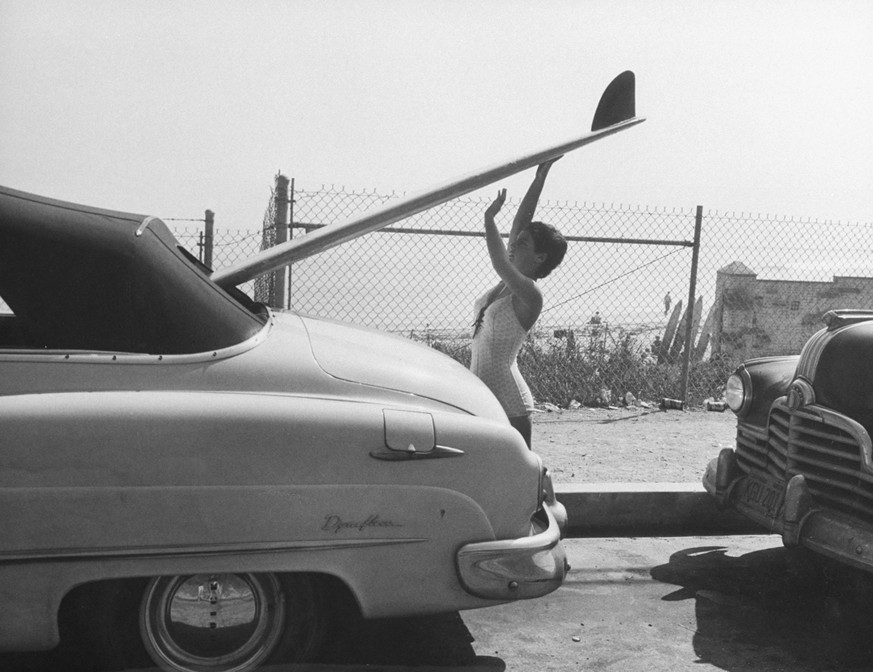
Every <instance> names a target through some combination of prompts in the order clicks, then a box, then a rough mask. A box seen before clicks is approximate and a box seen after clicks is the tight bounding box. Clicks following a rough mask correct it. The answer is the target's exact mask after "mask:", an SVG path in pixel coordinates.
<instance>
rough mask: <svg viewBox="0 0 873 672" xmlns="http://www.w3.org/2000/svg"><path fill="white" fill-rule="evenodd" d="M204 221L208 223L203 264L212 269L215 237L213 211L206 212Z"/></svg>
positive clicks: (204, 240) (204, 237)
mask: <svg viewBox="0 0 873 672" xmlns="http://www.w3.org/2000/svg"><path fill="white" fill-rule="evenodd" d="M204 221H205V222H206V226H205V227H204V228H205V232H204V235H203V264H204V266H206V268H212V241H213V239H214V237H215V213H214V212H212V210H207V211H206V216H205V219H204Z"/></svg>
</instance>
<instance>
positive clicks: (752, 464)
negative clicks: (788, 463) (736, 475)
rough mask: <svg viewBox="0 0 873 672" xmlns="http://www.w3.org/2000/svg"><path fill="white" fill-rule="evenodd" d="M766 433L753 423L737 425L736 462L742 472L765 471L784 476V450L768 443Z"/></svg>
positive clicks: (779, 476)
mask: <svg viewBox="0 0 873 672" xmlns="http://www.w3.org/2000/svg"><path fill="white" fill-rule="evenodd" d="M767 436H768V435H767V434H766V433H764V432H762V431H761V430H760V429H757V428H755V427H754V426H753V425H747V424H744V423H743V422H742V421H740V422H739V424H738V425H737V452H736V455H737V462H738V463H739V466H740V469H742V470H743V471H744V472H746V473H749V472H753V471H754V472H759V473H763V472H766V473H768V474H770V475H771V476H775V477H776V478H785V450H784V449H779V448H773V447H771V446H770V445H769V442H768V440H767Z"/></svg>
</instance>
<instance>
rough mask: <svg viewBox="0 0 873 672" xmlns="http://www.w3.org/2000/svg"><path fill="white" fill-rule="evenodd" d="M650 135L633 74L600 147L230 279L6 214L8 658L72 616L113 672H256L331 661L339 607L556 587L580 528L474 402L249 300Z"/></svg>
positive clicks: (172, 255)
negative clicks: (526, 179)
mask: <svg viewBox="0 0 873 672" xmlns="http://www.w3.org/2000/svg"><path fill="white" fill-rule="evenodd" d="M643 120H644V119H643V118H640V117H636V116H635V97H634V75H633V73H632V72H630V71H626V72H624V73H621V74H620V75H618V76H617V77H616V78H615V79H614V80H613V81H612V82H611V83H610V84H609V85H608V86H607V88H606V89H605V90H604V92H603V95H602V96H601V99H600V103H599V105H598V107H597V110H596V111H595V114H594V119H593V122H592V124H591V132H590V133H585V134H584V135H582V136H581V137H574V138H571V139H570V140H568V141H566V142H562V143H559V144H557V145H554V146H550V147H547V148H545V149H540V150H536V151H534V152H530V153H528V154H526V155H522V156H520V157H514V158H512V159H510V160H508V161H504V162H501V163H499V164H496V165H494V166H491V167H489V168H486V169H483V170H479V171H476V172H474V173H471V174H469V175H466V176H462V177H460V178H456V179H454V180H451V181H449V182H447V183H444V184H440V185H438V186H436V187H434V188H431V189H428V190H425V191H423V192H421V193H418V194H414V195H412V196H409V197H404V198H402V199H399V200H398V201H396V202H393V201H392V202H390V203H388V204H387V205H385V206H382V207H379V208H375V209H373V210H368V211H366V212H365V213H363V214H361V215H359V216H355V217H352V218H351V219H350V220H348V221H346V222H343V223H340V224H335V225H331V226H327V227H324V228H322V229H319V230H317V231H315V232H312V233H308V234H306V235H305V236H301V237H299V238H296V239H294V240H293V241H286V242H285V243H282V244H280V245H277V246H275V247H273V248H269V249H267V250H264V251H262V252H261V253H259V254H257V255H254V256H253V257H252V258H250V259H247V260H243V261H241V262H239V263H237V264H235V265H233V266H230V267H228V268H221V269H217V270H216V271H213V270H212V269H209V268H206V267H205V266H204V265H203V264H201V263H200V262H199V261H198V260H197V259H196V258H195V257H193V256H192V255H191V254H190V253H188V252H187V251H185V250H184V249H183V248H182V247H181V246H180V245H179V243H178V242H177V240H176V239H175V238H174V237H173V235H172V233H171V232H170V230H169V229H168V228H167V226H166V225H165V224H164V223H163V222H162V221H161V220H160V219H157V218H154V217H147V216H143V215H135V214H129V213H124V212H116V211H110V210H101V209H97V208H91V207H86V206H82V205H76V204H72V203H66V202H61V201H57V200H52V199H49V198H43V197H40V196H35V195H33V194H28V193H24V192H21V191H16V190H13V189H7V188H0V605H2V608H0V652H4V651H24V650H41V649H50V648H51V647H54V646H55V645H57V644H58V642H59V637H60V627H59V613H63V614H67V615H70V616H71V618H72V620H73V621H74V623H79V624H81V628H77V629H75V630H74V633H75V634H74V636H75V637H93V638H95V641H96V644H95V646H94V647H93V652H96V653H99V654H106V657H107V659H111V661H112V662H113V664H115V663H117V662H118V656H121V657H124V656H125V655H126V654H128V653H131V652H133V653H135V652H140V653H143V654H144V653H147V654H148V655H149V656H150V657H151V659H152V660H153V661H154V662H155V663H156V664H157V665H158V666H160V667H162V668H164V669H167V670H177V671H179V670H188V671H194V670H197V671H198V672H204V671H208V670H234V671H236V672H242V671H243V670H251V669H254V668H256V667H258V666H259V665H261V664H262V663H264V662H266V661H270V660H274V659H287V660H297V661H300V660H307V659H311V658H313V657H314V656H315V655H317V651H318V648H319V645H320V644H321V643H322V642H323V640H324V633H325V630H326V624H327V623H328V621H329V618H330V616H331V615H332V614H333V613H334V606H335V605H336V604H337V603H344V604H349V603H351V604H354V605H356V606H357V608H358V610H359V612H360V613H361V614H362V615H363V616H364V617H381V616H399V615H407V614H427V613H438V612H448V611H457V610H461V609H472V608H476V607H485V606H488V605H494V604H499V603H502V602H507V601H511V600H518V599H525V598H533V597H537V596H541V595H545V594H547V593H549V592H550V591H553V590H555V589H556V588H557V587H558V586H560V585H561V582H562V581H563V579H564V576H565V574H566V571H567V565H566V559H565V555H564V550H563V547H562V545H561V537H562V534H563V530H564V529H565V527H566V524H567V520H566V513H565V510H564V507H563V506H562V505H561V504H560V503H559V502H557V501H556V499H555V495H554V490H553V488H552V483H551V479H550V477H549V473H548V471H546V469H545V468H544V467H543V464H542V462H541V460H540V458H539V457H538V456H537V455H536V454H535V453H533V452H531V451H530V450H528V448H527V446H526V444H525V442H524V440H523V439H522V437H521V436H520V434H519V433H518V432H517V431H516V430H515V429H513V428H512V426H511V425H510V424H509V421H508V419H507V417H506V414H505V413H504V411H503V409H502V407H501V406H500V404H499V403H498V401H497V400H496V399H495V397H494V396H493V395H492V393H491V392H490V391H489V390H488V388H487V387H486V386H485V385H484V384H483V383H482V382H481V381H480V380H479V379H478V378H476V377H475V376H474V375H473V374H472V373H470V372H469V371H467V369H465V368H464V367H463V366H461V365H460V364H458V363H456V362H455V361H453V360H452V359H450V358H448V357H446V356H445V355H442V354H440V353H438V352H437V351H435V350H432V349H430V348H427V347H425V346H421V345H417V344H415V343H412V342H411V341H408V340H405V339H403V338H401V337H398V336H392V335H389V334H385V333H380V332H377V331H373V330H368V329H364V328H360V327H356V326H353V325H349V324H343V323H340V322H335V321H330V320H325V319H319V318H317V317H309V316H304V315H299V314H296V313H294V312H281V311H280V312H274V311H272V310H270V309H268V308H267V307H265V306H264V305H261V304H259V303H255V302H253V301H252V300H251V299H250V298H249V297H248V296H246V295H245V294H244V293H242V292H241V291H240V290H239V289H238V286H239V285H240V284H241V283H244V282H247V281H249V280H251V279H253V278H255V277H257V276H258V275H260V274H262V273H265V272H271V271H274V270H276V269H279V268H283V267H284V266H285V265H288V264H290V263H293V262H294V261H296V260H299V259H302V258H306V257H307V256H312V255H314V254H317V253H319V252H320V251H322V250H324V249H327V248H329V247H332V246H336V245H339V244H342V243H343V242H345V241H348V240H351V239H353V238H355V237H357V236H360V235H363V234H365V233H368V232H370V231H375V230H377V229H379V228H381V227H384V226H387V225H389V224H391V223H393V222H396V221H400V220H402V219H404V218H406V217H409V216H410V215H413V214H416V213H418V212H421V211H423V210H425V209H427V208H429V207H432V206H434V205H437V204H439V203H443V202H445V201H448V200H450V199H452V198H455V197H457V196H461V195H464V194H467V193H470V192H471V191H473V190H475V189H478V188H481V187H484V186H488V185H490V184H492V183H494V182H495V181H497V180H499V179H502V178H504V177H508V176H510V175H514V174H516V173H518V172H520V171H522V170H526V169H528V168H532V167H535V166H536V165H538V164H539V163H541V162H543V161H548V160H551V159H554V158H557V157H559V156H562V155H563V154H565V153H567V152H570V151H573V150H575V149H578V148H580V147H583V146H585V145H587V144H589V143H591V142H594V141H596V140H599V139H601V138H604V137H608V136H610V135H613V134H615V133H617V132H619V131H621V130H624V129H626V128H630V127H632V126H635V125H637V124H638V123H640V122H641V121H643ZM4 308H5V309H6V312H5V313H3V310H4ZM62 622H64V623H65V622H66V621H65V620H63V621H62ZM116 654H118V655H116ZM146 660H147V659H146Z"/></svg>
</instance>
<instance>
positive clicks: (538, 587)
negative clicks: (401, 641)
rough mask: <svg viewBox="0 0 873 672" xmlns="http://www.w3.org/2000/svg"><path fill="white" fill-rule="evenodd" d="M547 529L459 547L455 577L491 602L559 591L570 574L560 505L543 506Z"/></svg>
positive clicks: (475, 593)
mask: <svg viewBox="0 0 873 672" xmlns="http://www.w3.org/2000/svg"><path fill="white" fill-rule="evenodd" d="M542 510H543V512H544V513H545V515H546V518H547V521H548V522H547V525H546V526H545V528H542V526H541V525H540V523H539V522H536V521H535V522H534V525H535V526H538V527H539V531H537V532H536V533H535V534H532V535H530V536H528V537H523V538H521V539H505V540H500V541H484V542H478V543H475V544H467V545H466V546H463V547H461V549H460V550H459V551H458V555H457V563H458V574H459V576H460V578H461V585H462V586H464V589H465V590H466V591H467V592H468V593H470V594H472V595H476V596H477V597H484V598H487V599H492V600H522V599H527V598H531V597H540V596H542V595H546V594H547V593H551V592H552V591H553V590H555V589H557V588H558V587H560V585H561V583H563V581H564V577H565V576H566V574H567V571H568V570H569V565H568V564H567V556H566V553H565V552H564V547H563V546H562V545H561V537H562V536H563V533H564V530H565V529H566V525H567V512H566V510H565V509H564V506H563V504H561V503H560V502H558V501H557V500H554V499H552V500H551V501H546V502H545V503H544V504H543V509H542Z"/></svg>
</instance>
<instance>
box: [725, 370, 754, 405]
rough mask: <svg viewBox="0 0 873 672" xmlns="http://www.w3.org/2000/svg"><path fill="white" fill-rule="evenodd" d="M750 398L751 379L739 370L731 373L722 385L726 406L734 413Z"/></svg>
mask: <svg viewBox="0 0 873 672" xmlns="http://www.w3.org/2000/svg"><path fill="white" fill-rule="evenodd" d="M751 398H752V386H751V381H749V380H747V377H746V376H743V375H741V374H740V373H739V372H737V373H733V374H731V376H730V377H729V378H728V379H727V382H726V383H725V386H724V400H725V401H726V402H727V405H728V408H730V409H731V410H732V411H733V412H734V413H739V412H740V411H741V410H742V409H743V407H744V406H745V405H746V403H747V402H748V401H751Z"/></svg>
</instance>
